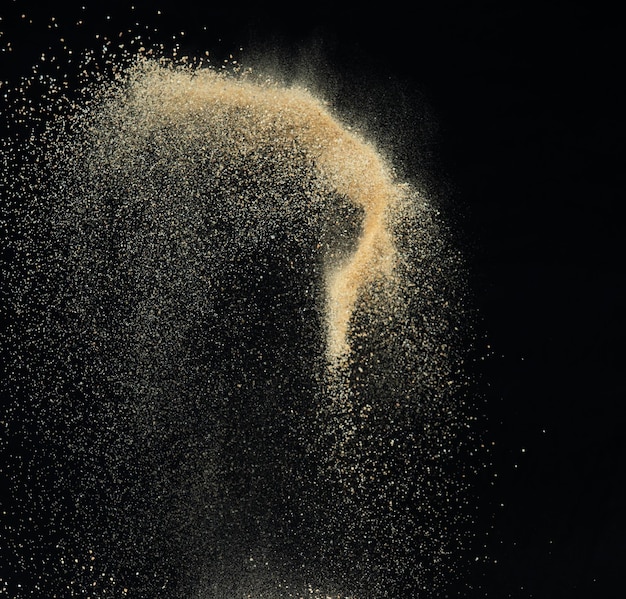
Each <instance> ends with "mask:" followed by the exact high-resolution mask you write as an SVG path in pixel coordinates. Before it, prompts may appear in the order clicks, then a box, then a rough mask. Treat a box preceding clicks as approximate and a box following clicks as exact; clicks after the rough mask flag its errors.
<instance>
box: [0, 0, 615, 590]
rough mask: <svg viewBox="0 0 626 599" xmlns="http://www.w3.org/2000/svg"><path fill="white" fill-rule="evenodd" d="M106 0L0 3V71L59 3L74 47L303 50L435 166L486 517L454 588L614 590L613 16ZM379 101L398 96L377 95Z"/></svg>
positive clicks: (51, 32)
mask: <svg viewBox="0 0 626 599" xmlns="http://www.w3.org/2000/svg"><path fill="white" fill-rule="evenodd" d="M85 4H87V7H86V8H85V9H84V10H83V9H81V6H82V5H85ZM97 4H98V5H100V4H101V3H97ZM102 4H106V7H100V6H97V7H93V6H90V5H89V3H82V4H80V3H77V4H76V5H75V6H71V5H68V7H66V8H65V9H64V11H63V12H60V10H58V9H56V8H53V7H48V8H46V7H37V6H33V3H27V2H22V3H19V2H11V1H9V0H5V2H3V4H2V9H1V10H0V16H3V22H2V23H0V29H2V30H3V31H4V32H5V35H4V38H3V39H2V40H0V42H2V44H3V47H4V48H5V49H6V48H7V45H6V44H7V41H10V42H11V46H12V51H11V52H10V53H9V52H8V50H6V51H5V56H4V57H2V61H3V62H2V65H3V66H2V69H3V73H2V78H4V79H11V78H14V77H16V76H17V75H18V74H20V73H28V72H30V65H31V64H32V63H33V62H34V61H35V60H36V59H37V58H38V57H39V54H40V53H41V51H46V49H47V48H48V47H49V46H52V47H53V48H59V47H60V45H62V44H61V43H60V42H59V41H58V39H59V35H60V34H59V31H58V28H56V29H55V27H49V25H50V23H51V21H50V19H49V17H50V16H56V17H57V22H58V23H60V26H61V28H65V34H64V36H65V37H64V39H66V40H68V41H67V42H65V43H67V44H73V47H76V48H80V47H82V46H92V47H97V42H95V41H94V39H95V38H94V32H101V33H103V34H106V32H107V31H108V32H110V35H111V36H113V35H114V34H115V33H116V32H118V31H121V30H122V29H123V28H124V27H126V26H132V25H133V24H134V23H135V22H140V23H142V25H143V24H146V25H149V27H150V28H151V29H148V30H145V29H144V36H149V35H151V36H152V38H153V39H154V40H158V39H164V40H168V39H171V37H172V36H174V35H176V36H178V37H177V40H178V41H180V42H181V44H182V46H183V48H184V49H188V50H189V51H191V52H198V51H204V50H205V49H208V50H210V55H211V57H212V59H213V61H214V62H217V63H219V62H220V61H221V60H222V59H225V58H228V57H229V55H230V54H233V56H234V57H235V58H237V59H243V61H244V64H245V61H246V59H247V58H248V57H252V56H255V55H258V54H262V55H264V56H266V57H267V56H271V57H272V58H271V60H273V61H274V62H275V63H277V64H280V63H282V64H283V65H286V68H283V72H288V71H289V69H293V70H295V71H298V69H301V68H302V65H303V64H306V57H307V56H316V57H317V59H321V63H323V64H325V65H326V66H325V67H322V68H321V71H320V72H321V73H322V75H321V77H322V78H324V77H327V78H328V80H327V83H328V86H329V89H331V90H334V91H335V92H336V94H337V97H338V98H341V94H342V92H344V98H345V92H346V90H348V91H350V93H351V94H353V96H352V100H353V101H356V103H357V104H358V103H359V102H360V105H361V106H362V107H366V106H367V103H368V102H370V103H371V104H372V106H373V107H374V108H376V109H377V111H378V114H379V115H382V116H380V119H381V120H380V121H379V122H377V123H374V124H372V128H373V129H377V128H378V130H379V131H380V132H381V134H382V135H383V137H384V135H385V132H387V135H389V136H390V137H392V135H390V133H389V132H392V133H393V135H396V134H397V135H399V139H400V142H401V143H400V144H399V145H400V146H402V148H401V150H400V151H401V153H402V159H403V160H404V162H403V167H404V169H406V171H407V172H408V173H411V170H412V169H413V170H418V169H419V168H422V167H424V166H426V167H428V168H429V169H430V172H431V173H432V177H433V180H434V181H435V182H436V186H435V187H436V193H437V194H439V195H440V196H441V197H443V198H445V206H446V210H447V212H448V213H449V218H450V220H451V222H452V225H453V227H454V228H455V230H456V231H457V233H458V238H459V244H460V245H461V246H462V247H463V250H464V252H465V254H466V256H467V258H468V262H469V273H470V279H471V288H472V293H473V301H474V303H475V304H476V307H477V308H478V312H479V319H478V324H477V331H478V333H477V341H476V362H475V363H474V364H473V365H472V369H473V371H475V374H476V375H477V376H479V380H480V381H481V382H480V385H479V386H480V388H481V390H482V393H483V399H481V400H480V401H481V404H480V405H481V408H480V409H481V413H482V414H483V415H484V420H483V422H484V436H485V440H486V442H487V443H488V444H493V445H492V446H493V453H492V461H493V467H492V468H490V469H489V473H488V474H486V475H485V476H484V477H482V478H481V483H480V485H481V487H480V488H479V497H481V501H482V505H483V512H484V513H483V515H482V516H481V517H480V518H479V521H478V522H477V524H476V530H477V534H478V535H479V536H480V535H483V536H484V533H485V532H488V533H489V534H488V535H487V536H486V537H485V539H486V540H485V541H484V543H485V545H486V546H485V547H484V551H480V553H478V554H477V558H478V561H477V567H476V569H475V570H473V571H472V572H470V573H469V574H468V575H467V577H466V579H465V580H464V581H463V584H464V586H466V590H465V591H462V595H464V596H466V597H489V598H501V597H539V598H544V597H545V598H547V597H585V598H589V597H609V596H617V593H618V592H619V591H620V589H621V585H620V584H619V583H620V567H621V566H622V564H623V561H624V558H625V557H626V516H625V514H624V509H623V506H624V503H625V501H626V488H625V480H624V479H625V475H624V466H623V463H624V458H625V457H626V456H625V448H626V444H625V443H624V440H623V434H624V433H623V427H624V409H623V407H622V402H623V400H624V398H625V397H626V393H625V389H624V382H623V378H622V360H621V358H622V351H621V350H622V337H623V333H624V317H623V313H624V307H623V304H624V272H623V268H622V259H621V258H622V252H621V235H620V234H621V230H622V221H621V218H620V217H619V214H618V206H619V204H621V198H622V193H621V192H622V189H623V187H622V183H623V179H624V171H623V169H622V168H621V166H622V165H621V160H620V159H621V158H622V156H621V154H620V152H619V151H618V148H621V147H622V143H623V141H624V135H623V124H624V119H623V116H622V112H621V107H622V106H623V103H624V102H623V100H624V98H623V95H621V94H620V92H619V88H620V85H619V83H620V79H621V78H622V77H623V74H622V71H623V60H622V58H621V56H620V51H622V52H623V48H622V41H623V31H622V29H621V27H620V26H619V24H618V19H617V17H616V15H615V14H611V13H610V12H605V11H604V10H603V9H601V8H599V7H598V6H597V5H596V4H593V3H588V6H587V7H577V6H575V5H574V3H571V2H554V1H552V2H544V3H541V4H539V6H537V7H534V6H531V5H530V4H529V3H521V2H520V3H504V2H488V1H483V2H465V3H459V4H460V6H456V5H453V4H452V3H450V2H436V3H435V2H433V3H431V5H426V6H422V5H421V4H420V3H417V4H416V5H415V6H412V5H411V4H405V5H400V4H399V3H398V4H397V5H394V4H389V3H384V4H381V3H371V4H367V3H358V4H357V5H356V7H355V8H351V9H347V8H346V9H339V8H336V7H334V6H328V5H320V4H299V5H296V4H292V5H291V6H290V7H289V8H286V9H284V10H278V9H272V8H264V7H261V6H260V4H261V3H257V4H255V6H253V7H252V8H246V7H245V6H244V5H242V4H240V3H235V4H233V5H232V6H228V5H227V4H226V3H222V4H220V5H219V6H211V3H205V2H193V3H192V2H185V1H183V0H181V1H179V2H165V1H164V2H160V3H159V2H154V3H152V2H151V3H143V4H142V3H139V2H138V3H135V6H136V8H135V9H134V10H131V9H129V6H130V5H131V3H124V2H107V3H102ZM409 7H411V8H409ZM158 10H160V11H161V14H160V15H159V14H158V13H157V11H158ZM22 14H25V15H26V17H25V18H22V16H21V15H22ZM107 16H110V18H107ZM29 20H32V21H33V22H32V23H29V22H28V21H29ZM79 20H83V21H84V23H83V24H82V25H76V22H77V21H79ZM205 27H206V29H205ZM153 29H158V32H157V33H155V32H154V31H153ZM181 31H185V35H184V36H181V35H180V32H181ZM240 48H243V50H240ZM303 49H304V50H306V51H303ZM5 57H6V61H5ZM321 63H320V64H321ZM328 65H331V67H332V68H329V67H328ZM342 77H344V78H343V79H342ZM386 90H387V91H386ZM389 90H392V93H391V96H390V95H389V94H390V92H389ZM359 93H361V94H362V95H363V98H361V99H359V98H356V100H354V95H355V94H356V95H358V94H359ZM370 95H371V96H372V97H371V98H368V96H370ZM390 97H391V98H392V100H393V101H394V102H395V105H396V108H395V109H389V107H387V110H386V111H385V110H384V109H385V106H386V102H387V101H388V100H389V98H390ZM411 116H413V117H415V118H416V119H421V120H420V123H419V124H417V122H416V126H415V130H413V129H412V128H411V125H410V123H407V121H406V119H407V118H408V117H411ZM403 119H404V120H403ZM419 134H423V135H424V136H425V137H424V140H425V141H423V143H422V142H420V141H419V139H417V138H418V137H419ZM494 473H495V474H497V476H496V477H494V476H493V474H494ZM490 514H492V515H490ZM485 556H487V557H485Z"/></svg>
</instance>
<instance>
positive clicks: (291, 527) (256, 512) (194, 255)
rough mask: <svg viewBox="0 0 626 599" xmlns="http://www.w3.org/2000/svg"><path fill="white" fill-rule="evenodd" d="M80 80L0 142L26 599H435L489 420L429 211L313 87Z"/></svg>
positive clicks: (175, 72)
mask: <svg viewBox="0 0 626 599" xmlns="http://www.w3.org/2000/svg"><path fill="white" fill-rule="evenodd" d="M85 89H86V92H85V93H83V94H79V95H78V96H77V98H78V99H76V98H75V99H74V100H72V101H69V100H68V101H65V100H63V101H61V100H60V99H59V98H61V97H62V96H63V95H62V94H60V95H59V94H57V95H55V96H54V99H53V100H52V99H51V100H46V101H45V102H44V104H45V103H46V102H47V103H48V104H49V105H52V104H55V106H62V108H59V109H58V110H57V113H58V116H55V117H48V118H47V120H46V125H45V126H43V127H42V126H38V127H35V128H34V129H33V131H34V132H33V133H32V134H29V135H27V136H24V135H23V134H21V137H20V136H19V135H16V136H15V138H14V139H10V136H7V138H6V139H7V141H6V142H5V144H4V149H3V150H2V161H3V162H2V163H3V166H4V171H3V175H2V179H3V185H4V190H5V192H4V196H3V202H4V203H5V206H6V210H5V217H4V226H5V231H8V233H7V234H6V241H5V243H6V247H7V248H8V250H7V251H8V254H7V255H9V256H10V260H7V261H5V272H6V273H7V280H8V282H9V285H8V289H9V291H8V292H7V297H8V301H7V306H8V307H7V315H8V316H7V321H8V322H9V327H8V331H9V334H8V335H7V336H6V343H5V348H6V349H5V351H6V353H7V356H8V358H7V360H8V362H7V364H8V367H7V369H8V372H9V376H8V377H7V382H6V383H5V390H6V394H7V396H8V397H9V401H8V404H7V405H8V407H7V408H6V410H7V412H6V414H5V418H4V421H5V422H9V423H10V425H9V429H8V430H10V431H11V432H10V434H9V435H8V436H7V441H6V443H7V444H11V445H10V446H11V447H12V450H11V451H12V452H13V453H12V454H11V455H12V456H13V457H12V458H11V460H12V461H11V460H10V461H9V472H10V478H11V480H12V484H13V485H14V489H15V490H14V492H13V493H14V494H13V500H12V503H9V508H8V509H9V511H10V512H11V514H12V515H13V516H14V517H15V518H17V519H18V520H19V522H21V524H19V525H18V528H17V529H16V530H19V531H21V532H20V533H19V535H17V536H16V535H15V534H13V533H11V534H9V533H10V531H9V530H8V529H6V528H5V529H4V533H5V536H6V538H7V539H8V540H7V546H8V547H9V554H10V557H9V563H10V564H11V567H12V568H13V570H14V571H15V572H16V574H15V580H12V579H10V580H9V581H8V582H7V584H8V585H9V586H11V589H12V590H11V593H12V594H11V596H13V597H16V598H17V597H34V596H39V595H37V593H39V592H40V591H41V592H44V594H45V595H46V596H49V597H53V596H63V597H74V596H84V595H85V593H91V596H92V597H105V596H115V597H146V598H148V597H149V598H153V597H168V598H169V597H172V598H183V597H184V598H188V597H197V598H199V599H200V598H202V599H212V598H215V599H231V598H232V599H239V598H241V599H243V598H254V599H263V598H268V599H269V598H271V599H279V598H283V597H285V598H286V597H332V598H338V597H345V598H347V597H352V598H354V599H367V598H372V599H379V598H381V599H382V598H390V599H391V598H393V599H403V598H406V599H409V598H411V599H414V598H416V597H422V596H424V597H427V596H441V595H438V593H439V592H440V591H441V589H445V588H447V585H449V584H450V581H453V580H455V579H456V577H457V571H458V569H459V568H460V567H461V566H460V564H462V563H463V560H464V559H465V557H464V556H465V553H464V552H465V547H466V538H465V534H466V522H467V518H468V510H467V500H466V495H465V489H466V487H467V478H466V475H467V472H466V471H465V470H466V466H465V465H464V462H463V457H462V456H463V452H464V451H467V447H466V446H465V445H464V443H465V441H464V440H463V439H464V437H463V434H464V431H465V430H466V429H468V427H469V426H470V421H471V418H470V416H469V415H468V411H467V410H466V405H465V400H464V396H463V385H464V375H463V372H462V359H461V356H462V351H461V350H460V349H459V343H460V341H459V339H460V338H461V333H460V329H461V328H462V326H463V318H464V316H463V314H464V304H463V302H464V299H463V298H464V293H463V285H462V276H461V275H462V272H461V271H462V268H461V262H462V261H461V259H460V257H459V255H458V254H457V253H456V252H455V251H454V250H453V249H452V244H450V243H449V239H448V236H447V234H446V232H445V227H444V226H443V224H442V222H441V218H440V215H439V213H438V211H437V210H436V208H435V207H434V206H433V205H432V203H431V202H430V201H429V200H428V198H427V197H426V194H425V193H424V192H419V193H418V191H417V190H416V188H415V183H414V182H407V181H400V180H398V178H397V176H396V174H395V171H394V169H393V167H392V166H391V165H390V164H389V163H388V159H386V158H383V157H382V154H381V152H380V151H379V149H378V148H377V147H376V145H375V143H373V142H372V141H369V140H367V139H366V138H365V137H364V136H362V135H361V134H359V133H357V132H355V130H353V129H351V128H350V127H349V126H347V125H346V124H345V122H344V121H343V120H342V119H341V117H340V116H339V115H338V114H337V113H336V112H335V111H334V109H333V108H332V106H330V105H329V104H328V103H326V102H324V101H323V100H322V99H320V98H318V97H317V96H315V95H313V94H312V93H311V92H309V91H307V89H306V88H305V87H299V86H295V85H294V86H284V85H279V84H276V83H272V82H271V81H269V80H266V79H262V78H260V77H255V76H253V75H250V74H247V75H246V74H236V73H235V74H227V73H225V72H217V71H215V70H213V69H210V68H199V67H191V66H188V65H187V66H177V65H174V64H171V63H168V62H166V61H158V60H155V59H146V58H140V59H137V60H136V61H134V62H131V63H130V64H127V66H124V67H123V68H122V67H120V68H119V69H118V70H117V74H116V76H115V77H112V78H110V79H107V78H106V77H101V78H100V79H99V80H98V81H97V82H94V83H90V84H89V85H87V87H86V88H85ZM51 97H52V96H51ZM49 112H50V113H51V112H54V111H49ZM387 154H389V153H387ZM391 154H392V153H391ZM28 439H30V440H31V441H28ZM30 443H32V444H33V445H34V446H36V447H38V448H39V449H38V450H37V451H35V452H33V453H29V452H28V451H27V449H26V447H27V445H29V444H30ZM7 446H9V445H7ZM464 448H465V449H464ZM44 508H45V509H44ZM42 514H45V516H43V515H42ZM20 526H21V528H20ZM20 535H21V537H20ZM24 547H26V549H25V548H24ZM27 553H29V554H30V556H34V557H33V559H32V560H30V561H29V560H28V557H27V555H26V554H27ZM18 580H19V581H20V582H19V584H20V585H21V586H20V587H17V586H16V585H17V584H18V583H17V581H18ZM42 590H43V591H42Z"/></svg>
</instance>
